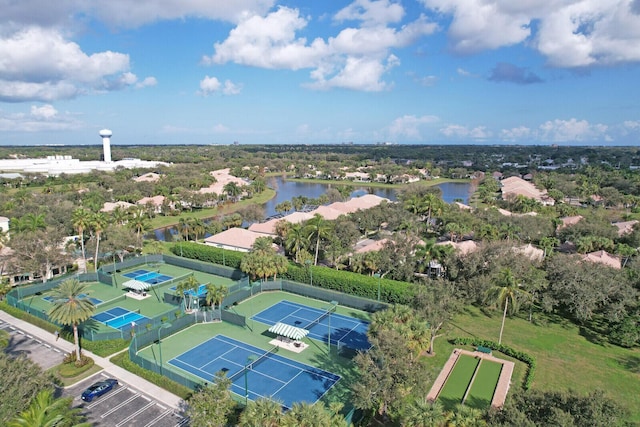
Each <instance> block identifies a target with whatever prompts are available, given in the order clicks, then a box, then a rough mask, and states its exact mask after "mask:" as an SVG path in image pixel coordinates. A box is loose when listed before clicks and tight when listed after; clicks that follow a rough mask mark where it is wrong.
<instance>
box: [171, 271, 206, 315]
mask: <svg viewBox="0 0 640 427" xmlns="http://www.w3.org/2000/svg"><path fill="white" fill-rule="evenodd" d="M198 287H200V282H199V281H198V279H196V276H194V275H193V274H192V275H191V276H189V277H187V278H186V279H184V280H183V281H181V282H180V283H178V285H177V286H176V293H177V294H178V295H179V296H181V297H183V298H184V309H185V310H186V311H191V304H192V301H193V297H194V295H197V294H198ZM190 291H191V292H190Z"/></svg>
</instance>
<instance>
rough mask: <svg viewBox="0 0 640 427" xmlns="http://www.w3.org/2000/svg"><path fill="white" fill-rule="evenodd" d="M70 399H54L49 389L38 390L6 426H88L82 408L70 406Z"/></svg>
mask: <svg viewBox="0 0 640 427" xmlns="http://www.w3.org/2000/svg"><path fill="white" fill-rule="evenodd" d="M71 403H72V399H71V398H70V397H68V398H64V399H56V398H55V397H54V396H53V392H52V391H51V390H42V391H40V392H39V393H38V394H37V395H36V397H35V399H34V400H33V401H32V402H31V404H30V405H29V407H28V408H27V409H25V410H24V411H22V412H20V413H19V414H18V415H16V416H15V417H13V418H12V419H11V420H9V422H8V423H7V427H56V426H59V427H85V426H86V427H89V426H90V425H91V424H90V423H85V422H82V420H83V416H82V410H81V409H80V408H72V407H71Z"/></svg>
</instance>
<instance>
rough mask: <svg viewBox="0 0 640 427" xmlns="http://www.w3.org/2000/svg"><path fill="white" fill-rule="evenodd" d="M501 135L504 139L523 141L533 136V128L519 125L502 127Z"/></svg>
mask: <svg viewBox="0 0 640 427" xmlns="http://www.w3.org/2000/svg"><path fill="white" fill-rule="evenodd" d="M500 137H501V138H502V140H504V141H521V140H526V139H529V138H530V137H531V129H530V128H528V127H526V126H518V127H515V128H511V129H502V130H501V131H500Z"/></svg>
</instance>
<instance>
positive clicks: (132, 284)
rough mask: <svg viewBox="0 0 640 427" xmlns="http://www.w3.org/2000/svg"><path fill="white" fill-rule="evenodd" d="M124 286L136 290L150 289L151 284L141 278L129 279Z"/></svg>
mask: <svg viewBox="0 0 640 427" xmlns="http://www.w3.org/2000/svg"><path fill="white" fill-rule="evenodd" d="M122 287H123V288H129V289H133V290H136V291H144V290H146V289H149V288H150V287H151V285H150V284H149V283H147V282H143V281H141V280H127V281H126V282H124V283H123V284H122Z"/></svg>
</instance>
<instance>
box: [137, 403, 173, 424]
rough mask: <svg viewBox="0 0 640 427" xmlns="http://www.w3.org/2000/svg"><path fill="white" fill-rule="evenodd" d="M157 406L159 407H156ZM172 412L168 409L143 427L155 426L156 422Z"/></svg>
mask: <svg viewBox="0 0 640 427" xmlns="http://www.w3.org/2000/svg"><path fill="white" fill-rule="evenodd" d="M158 406H159V405H158ZM172 412H173V411H172V410H171V409H168V410H166V411H164V412H163V413H162V414H160V415H158V416H157V417H156V418H155V419H153V420H151V421H150V422H149V423H148V424H147V425H145V426H144V427H153V426H154V425H156V423H157V422H158V421H160V420H161V419H163V418H164V417H166V416H167V415H170V414H171V413H172Z"/></svg>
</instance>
